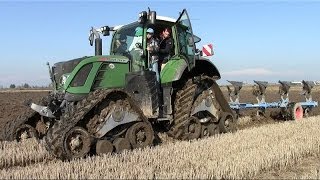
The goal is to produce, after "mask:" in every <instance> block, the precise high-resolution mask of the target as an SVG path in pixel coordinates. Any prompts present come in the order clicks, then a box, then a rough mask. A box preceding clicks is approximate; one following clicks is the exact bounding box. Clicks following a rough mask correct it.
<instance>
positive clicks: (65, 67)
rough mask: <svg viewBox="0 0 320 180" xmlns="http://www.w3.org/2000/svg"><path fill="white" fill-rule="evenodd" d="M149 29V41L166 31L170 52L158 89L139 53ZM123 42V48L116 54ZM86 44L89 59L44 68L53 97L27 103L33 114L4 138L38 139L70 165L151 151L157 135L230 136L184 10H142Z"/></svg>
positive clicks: (229, 117) (227, 117)
mask: <svg viewBox="0 0 320 180" xmlns="http://www.w3.org/2000/svg"><path fill="white" fill-rule="evenodd" d="M149 27H152V28H153V29H155V34H157V33H160V31H161V30H162V29H164V28H165V27H170V28H171V30H172V39H173V44H174V48H173V49H172V53H171V56H170V60H169V61H168V63H167V64H166V65H165V66H164V68H163V69H162V70H161V72H160V82H158V81H157V78H156V73H155V72H153V71H151V70H150V69H151V68H150V62H149V57H148V53H147V51H146V30H147V29H148V28H149ZM137 28H140V29H141V33H140V35H139V34H138V35H137ZM110 32H113V33H112V41H111V46H110V55H102V39H101V38H100V35H103V36H109V35H110V34H111V33H110ZM123 36H126V38H125V39H126V44H127V46H126V48H125V49H124V50H121V51H119V48H117V41H118V39H119V38H120V37H123ZM89 41H90V45H92V46H93V45H94V46H95V56H92V57H83V58H79V59H74V60H70V61H66V62H59V63H56V64H55V65H54V66H53V67H52V68H49V71H50V75H51V79H52V81H53V84H54V91H53V92H52V93H51V94H50V95H49V96H48V98H46V100H45V101H44V103H43V104H40V105H37V104H34V103H30V104H29V105H30V107H31V109H33V110H34V112H33V113H31V114H29V115H28V116H24V118H22V119H20V120H19V122H15V123H14V124H15V125H14V126H12V125H11V126H8V128H9V129H8V131H10V133H8V134H7V137H8V139H11V140H14V139H19V138H20V139H21V138H22V137H21V136H22V135H23V136H28V135H29V136H38V137H40V138H41V137H44V139H45V142H46V143H45V144H46V148H47V149H48V150H49V152H50V153H52V154H53V155H55V156H56V157H58V158H61V159H73V158H79V157H84V156H86V155H87V154H89V153H92V152H93V153H97V154H100V153H109V152H121V151H123V150H124V149H133V148H143V147H146V146H151V145H153V144H154V143H155V139H156V138H155V137H156V132H159V131H161V132H166V133H168V135H170V136H172V137H173V138H175V139H180V140H191V139H197V138H203V137H207V136H211V135H214V134H217V133H225V132H230V131H234V130H235V118H234V114H233V113H232V111H231V109H230V107H229V105H228V103H227V101H226V100H225V98H224V96H223V94H222V92H221V90H220V88H219V86H218V85H217V83H216V80H218V79H220V73H219V71H218V69H217V68H216V67H215V65H214V64H213V63H212V62H211V61H210V60H208V59H205V58H203V57H202V56H201V51H199V50H198V49H196V43H197V42H199V41H200V38H199V37H197V36H195V35H193V32H192V28H191V23H190V20H189V17H188V14H187V11H186V10H185V9H184V10H183V11H182V13H181V14H180V17H179V18H178V19H177V20H175V19H172V18H168V17H162V16H157V15H156V12H155V11H150V10H149V11H148V12H146V11H143V12H141V13H140V14H139V20H138V21H136V22H133V23H130V24H128V25H123V26H115V27H109V26H104V27H102V28H99V29H94V28H92V29H91V30H90V36H89Z"/></svg>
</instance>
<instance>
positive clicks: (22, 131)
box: [14, 124, 39, 141]
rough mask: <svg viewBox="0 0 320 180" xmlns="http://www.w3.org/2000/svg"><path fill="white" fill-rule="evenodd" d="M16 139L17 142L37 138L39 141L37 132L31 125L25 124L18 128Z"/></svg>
mask: <svg viewBox="0 0 320 180" xmlns="http://www.w3.org/2000/svg"><path fill="white" fill-rule="evenodd" d="M14 137H15V139H14V140H16V141H22V140H25V139H28V138H36V139H37V140H38V139H39V136H38V133H37V130H36V129H35V128H34V127H32V126H31V125H29V124H23V125H21V126H20V127H19V128H17V130H16V132H15V134H14Z"/></svg>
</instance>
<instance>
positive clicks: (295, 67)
mask: <svg viewBox="0 0 320 180" xmlns="http://www.w3.org/2000/svg"><path fill="white" fill-rule="evenodd" d="M148 7H150V8H151V9H152V10H156V11H157V14H158V15H162V16H169V17H173V18H177V17H178V14H179V12H181V11H182V9H183V8H186V9H187V10H188V13H189V16H190V17H191V22H192V25H193V31H194V34H196V35H198V36H199V37H201V38H202V41H201V42H200V43H199V44H198V45H199V47H200V46H202V45H203V44H206V43H213V44H214V48H215V56H213V57H212V58H211V60H212V61H213V62H214V63H215V64H216V65H217V67H218V68H219V70H220V72H221V74H222V79H221V80H219V81H218V83H220V84H221V83H226V79H228V80H245V81H249V82H252V80H266V81H272V82H275V81H278V80H279V79H281V80H301V79H306V80H319V79H320V72H319V70H318V69H319V68H320V61H319V59H320V20H319V18H320V1H240V2H239V1H234V2H233V1H188V0H187V1H181V0H180V1H174V0H171V1H154V2H153V1H95V2H88V1H69V2H62V1H50V2H48V1H34V2H32V1H27V2H24V1H17V2H14V1H8V2H5V1H1V0H0V22H1V23H0V27H1V28H0V29H1V31H0V40H1V43H0V52H1V56H0V58H1V66H0V85H4V86H8V85H10V84H11V83H14V84H18V85H19V84H22V83H25V82H26V83H29V84H31V85H47V84H49V82H50V80H49V75H48V69H47V67H46V62H47V61H49V62H50V63H51V64H53V63H55V62H58V61H65V60H69V59H72V58H77V57H81V56H85V55H93V54H94V49H93V47H91V46H89V42H88V33H89V29H90V27H91V26H93V27H101V26H103V25H109V26H114V25H118V24H127V23H130V22H132V21H136V20H137V18H138V13H139V12H140V11H142V10H147V8H148ZM109 41H110V37H107V39H106V40H105V41H104V42H105V46H104V52H105V53H108V47H109V46H107V45H106V44H107V43H108V42H109Z"/></svg>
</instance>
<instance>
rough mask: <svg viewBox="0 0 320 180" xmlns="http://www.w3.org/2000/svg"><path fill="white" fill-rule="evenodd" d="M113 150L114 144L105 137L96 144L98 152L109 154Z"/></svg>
mask: <svg viewBox="0 0 320 180" xmlns="http://www.w3.org/2000/svg"><path fill="white" fill-rule="evenodd" d="M112 152H113V144H112V143H111V142H110V141H108V140H105V139H102V140H98V141H97V144H96V153H97V154H98V155H100V154H107V153H112Z"/></svg>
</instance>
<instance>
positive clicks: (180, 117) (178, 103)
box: [169, 79, 197, 139]
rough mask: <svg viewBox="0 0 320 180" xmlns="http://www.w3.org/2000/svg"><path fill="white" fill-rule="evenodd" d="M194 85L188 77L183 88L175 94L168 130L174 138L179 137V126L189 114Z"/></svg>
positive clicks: (180, 134) (180, 133) (194, 89)
mask: <svg viewBox="0 0 320 180" xmlns="http://www.w3.org/2000/svg"><path fill="white" fill-rule="evenodd" d="M196 87H197V85H196V84H194V83H193V82H192V79H189V80H188V81H187V82H186V84H185V85H184V86H183V88H182V89H181V90H179V91H178V92H177V94H176V99H175V103H174V120H173V123H172V126H171V129H170V132H169V134H170V135H171V136H173V137H174V138H176V139H180V138H181V136H182V132H181V127H182V126H183V125H184V122H186V121H187V119H188V118H189V116H190V112H191V108H192V104H193V98H194V94H195V91H196Z"/></svg>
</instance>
